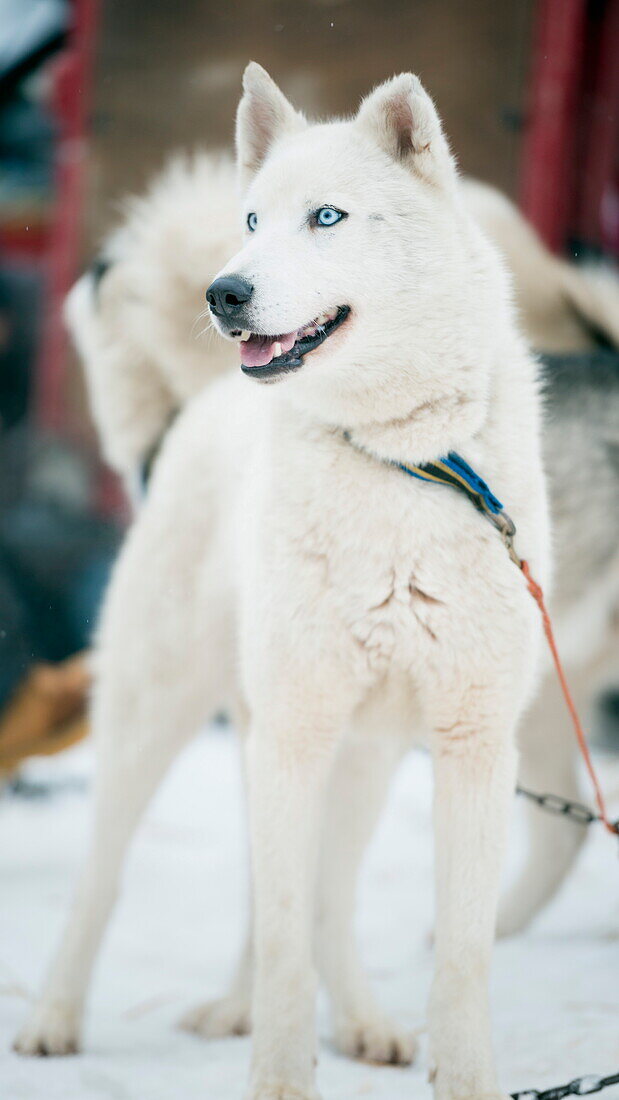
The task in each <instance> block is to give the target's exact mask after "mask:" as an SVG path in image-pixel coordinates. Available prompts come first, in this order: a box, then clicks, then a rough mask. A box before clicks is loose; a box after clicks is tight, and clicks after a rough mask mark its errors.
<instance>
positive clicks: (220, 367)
mask: <svg viewBox="0 0 619 1100" xmlns="http://www.w3.org/2000/svg"><path fill="white" fill-rule="evenodd" d="M237 205H238V204H237V201H236V195H235V175H234V169H233V165H232V162H231V161H229V160H227V159H225V158H216V157H212V156H208V155H207V154H196V155H194V156H190V155H187V156H177V157H175V158H174V159H173V160H172V161H171V162H170V164H168V166H167V167H166V168H165V169H164V171H163V172H161V173H160V175H159V176H158V177H156V179H155V180H154V181H153V183H152V184H151V186H150V188H149V189H148V191H147V192H146V193H145V194H144V195H143V196H142V197H141V198H138V199H132V200H129V201H128V202H127V203H126V205H125V210H124V217H123V219H122V221H121V224H120V226H119V228H118V229H117V230H116V231H115V232H114V233H112V234H111V236H109V237H108V239H107V240H106V242H105V245H104V248H103V251H102V253H101V254H100V255H99V257H98V258H97V259H96V260H95V262H94V263H93V264H92V266H91V267H90V269H89V270H88V271H87V272H86V273H85V274H84V275H83V276H82V277H81V278H80V279H79V280H78V282H77V283H76V284H75V286H74V287H73V289H72V290H71V291H70V293H69V295H68V298H67V302H66V307H65V318H66V323H67V326H68V329H69V332H70V334H71V336H72V339H73V342H74V343H75V346H76V349H77V351H78V354H79V357H80V359H81V360H82V364H83V366H84V371H85V375H86V380H87V388H88V395H89V399H90V405H91V409H92V413H93V418H94V421H95V424H96V427H97V431H98V434H99V438H100V442H101V447H102V450H103V453H104V455H105V457H106V459H107V460H108V462H110V464H111V465H112V466H113V467H114V468H115V469H116V470H117V471H119V472H120V473H121V474H122V475H123V477H124V478H125V481H127V482H128V483H129V484H133V482H134V480H135V476H136V471H137V470H138V469H140V468H141V467H142V466H143V464H144V461H145V460H146V459H147V458H148V455H149V454H152V452H153V450H154V449H157V448H158V447H159V445H160V443H161V440H162V437H163V435H164V434H165V432H166V429H167V426H168V425H169V423H170V421H171V419H172V417H173V414H174V413H175V412H177V411H178V410H179V409H180V408H181V407H182V406H183V405H184V403H185V402H186V401H187V400H188V399H189V398H190V397H192V396H193V395H194V394H195V393H197V392H199V390H200V389H202V388H203V386H204V384H205V382H206V381H209V380H211V379H214V378H216V377H217V376H218V375H219V374H221V373H222V371H224V370H227V369H229V368H231V367H232V366H233V363H234V358H235V357H234V354H233V352H234V349H233V347H232V345H231V344H230V343H229V342H227V341H225V340H221V339H219V338H218V337H216V336H215V335H214V334H212V333H207V332H206V331H204V332H200V331H199V329H202V330H206V329H208V316H207V315H206V314H207V311H206V310H205V309H204V290H205V288H206V287H207V286H208V284H209V283H210V282H211V280H212V279H213V277H214V275H215V274H216V273H217V271H218V270H219V269H220V268H221V267H222V266H223V264H224V263H225V262H226V261H227V260H228V258H229V257H230V255H232V254H233V253H234V252H235V251H236V248H237V247H238V243H237V238H238V235H239V233H238V212H237ZM207 336H210V337H211V338H210V339H207V338H205V337H207Z"/></svg>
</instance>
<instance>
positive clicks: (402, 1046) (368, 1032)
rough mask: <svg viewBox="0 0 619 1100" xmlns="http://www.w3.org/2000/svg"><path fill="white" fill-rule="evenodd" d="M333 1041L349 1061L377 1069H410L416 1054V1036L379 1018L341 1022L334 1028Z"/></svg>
mask: <svg viewBox="0 0 619 1100" xmlns="http://www.w3.org/2000/svg"><path fill="white" fill-rule="evenodd" d="M333 1041H334V1043H335V1046H336V1047H337V1049H338V1050H339V1051H341V1053H342V1054H345V1055H346V1056H347V1057H348V1058H358V1059H360V1060H361V1061H362V1062H373V1063H375V1064H378V1065H387V1066H410V1064H411V1062H414V1060H415V1056H416V1054H417V1040H416V1038H415V1036H414V1035H413V1034H412V1033H411V1032H409V1031H404V1030H402V1029H400V1028H398V1027H396V1025H395V1024H394V1023H392V1021H391V1020H388V1019H384V1018H382V1017H376V1018H373V1019H371V1020H358V1019H347V1020H344V1021H341V1022H340V1023H338V1024H337V1025H336V1027H335V1030H334V1035H333Z"/></svg>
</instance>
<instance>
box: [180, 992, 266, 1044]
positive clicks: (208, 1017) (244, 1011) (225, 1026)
mask: <svg viewBox="0 0 619 1100" xmlns="http://www.w3.org/2000/svg"><path fill="white" fill-rule="evenodd" d="M178 1026H179V1027H180V1028H182V1030H183V1031H189V1032H191V1033H192V1034H193V1035H200V1036H201V1037H202V1038H203V1039H225V1038H227V1037H228V1036H232V1035H249V1032H250V1031H251V1018H250V1005H249V1000H248V998H247V997H236V996H231V997H222V998H221V1000H218V1001H207V1002H206V1004H200V1005H196V1006H195V1007H194V1008H191V1009H190V1010H189V1012H186V1013H185V1015H184V1016H182V1017H181V1019H180V1020H179V1022H178Z"/></svg>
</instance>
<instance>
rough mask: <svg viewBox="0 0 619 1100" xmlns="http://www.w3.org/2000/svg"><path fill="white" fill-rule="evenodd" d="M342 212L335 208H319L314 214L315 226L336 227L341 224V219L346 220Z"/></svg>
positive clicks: (346, 215)
mask: <svg viewBox="0 0 619 1100" xmlns="http://www.w3.org/2000/svg"><path fill="white" fill-rule="evenodd" d="M347 217H348V214H346V213H345V212H344V211H343V210H337V209H336V207H335V206H321V207H320V210H317V211H316V213H315V214H314V218H315V221H316V225H324V226H331V225H337V223H338V222H341V220H342V218H347Z"/></svg>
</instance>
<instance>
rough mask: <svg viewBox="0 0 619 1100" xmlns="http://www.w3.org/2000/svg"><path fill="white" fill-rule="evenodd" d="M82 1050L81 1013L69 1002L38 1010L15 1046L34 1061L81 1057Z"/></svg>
mask: <svg viewBox="0 0 619 1100" xmlns="http://www.w3.org/2000/svg"><path fill="white" fill-rule="evenodd" d="M79 1049H80V1035H79V1010H78V1009H76V1008H75V1006H74V1005H72V1004H69V1003H67V1002H65V1001H52V1002H50V1003H47V1004H45V1003H43V1004H41V1005H40V1006H38V1007H37V1008H35V1010H34V1012H33V1014H32V1016H31V1018H30V1019H29V1020H27V1021H26V1023H25V1025H24V1026H23V1027H22V1029H21V1031H20V1032H19V1034H18V1035H17V1037H16V1039H15V1042H14V1043H13V1050H15V1051H16V1052H17V1053H18V1054H23V1055H26V1056H30V1057H36V1056H37V1055H38V1056H39V1057H46V1056H48V1055H49V1056H60V1055H66V1054H77V1053H78V1052H79Z"/></svg>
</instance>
